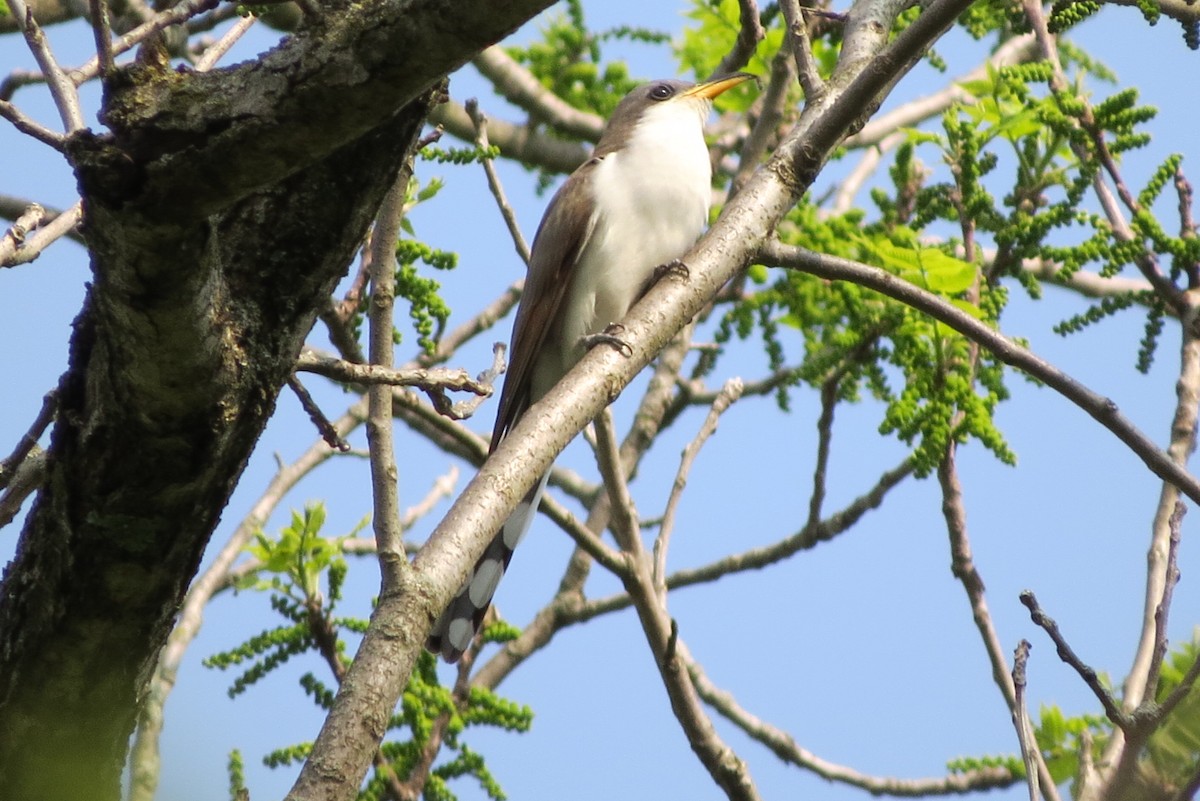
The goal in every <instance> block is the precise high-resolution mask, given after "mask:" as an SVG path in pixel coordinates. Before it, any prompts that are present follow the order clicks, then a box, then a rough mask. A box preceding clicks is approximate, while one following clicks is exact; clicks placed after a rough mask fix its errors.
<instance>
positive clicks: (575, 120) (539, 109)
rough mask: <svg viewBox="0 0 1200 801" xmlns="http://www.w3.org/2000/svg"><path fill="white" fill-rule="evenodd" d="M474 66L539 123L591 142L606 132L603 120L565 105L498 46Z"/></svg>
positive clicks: (500, 91)
mask: <svg viewBox="0 0 1200 801" xmlns="http://www.w3.org/2000/svg"><path fill="white" fill-rule="evenodd" d="M471 63H472V64H474V65H475V68H476V69H478V70H479V71H480V72H481V73H482V74H483V77H485V78H487V79H488V80H489V81H491V82H492V85H493V86H495V87H496V91H497V92H498V93H500V94H501V95H503V96H504V97H505V98H506V99H508V100H509V101H510V102H512V103H514V104H516V105H517V106H520V107H521V108H523V109H525V110H526V111H528V112H529V113H530V114H531V115H533V117H534V118H535V119H536V120H538V121H539V122H544V123H546V124H547V125H550V126H552V127H554V128H556V129H558V130H560V131H562V132H563V133H568V134H571V135H573V136H577V137H579V138H580V139H585V140H587V141H590V142H595V141H596V140H598V139H599V138H600V133H601V132H602V131H603V130H604V120H603V119H602V118H601V117H598V116H597V115H595V114H589V113H588V112H586V111H580V110H579V109H577V108H575V107H573V106H571V105H570V104H568V103H566V102H565V101H564V100H563V99H562V98H560V97H558V95H556V94H554V93H553V92H551V91H550V90H549V89H547V88H546V87H544V86H542V84H541V83H540V82H539V81H538V79H537V78H535V77H533V75H532V74H530V72H529V70H527V69H525V68H524V67H522V66H521V65H520V64H518V63H517V62H516V61H515V60H514V59H513V58H512V56H510V55H508V53H505V52H504V49H503V48H501V47H500V46H499V45H493V46H492V47H489V48H487V49H485V50H484V51H482V52H481V53H480V54H479V55H477V56H476V57H475V58H474V59H472V61H471Z"/></svg>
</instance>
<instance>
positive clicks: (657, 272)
mask: <svg viewBox="0 0 1200 801" xmlns="http://www.w3.org/2000/svg"><path fill="white" fill-rule="evenodd" d="M691 274H692V271H691V270H689V269H688V266H687V265H686V264H684V263H683V261H682V260H680V259H672V260H671V261H669V262H667V263H666V264H660V265H658V266H657V267H655V268H654V280H655V281H660V280H662V278H663V276H667V275H673V276H675V277H676V278H678V279H680V280H682V281H686V280H687V279H688V278H689V277H690V276H691Z"/></svg>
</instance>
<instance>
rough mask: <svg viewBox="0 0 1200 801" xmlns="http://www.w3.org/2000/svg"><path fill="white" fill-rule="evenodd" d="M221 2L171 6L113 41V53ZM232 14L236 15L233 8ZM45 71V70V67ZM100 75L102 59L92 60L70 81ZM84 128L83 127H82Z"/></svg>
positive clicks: (186, 0) (189, 1) (194, 1)
mask: <svg viewBox="0 0 1200 801" xmlns="http://www.w3.org/2000/svg"><path fill="white" fill-rule="evenodd" d="M219 3H220V0H183V2H181V3H179V4H178V5H174V6H171V7H170V8H168V9H167V10H166V11H162V12H159V13H158V15H157V16H155V17H154V19H152V20H150V21H149V22H144V23H142V24H141V25H139V26H137V27H136V28H134V29H133V30H131V31H130V32H129V33H126V34H123V35H122V36H121V37H119V38H118V39H116V40H114V41H113V46H112V52H113V56H114V57H116V56H119V55H121V54H122V53H124V52H126V51H128V50H130V49H132V48H133V47H136V46H137V45H138V44H140V43H141V42H143V41H144V40H145V39H146V38H147V37H149V36H152V35H153V34H156V33H158V32H159V31H162V30H164V29H166V28H169V27H171V26H172V25H178V24H180V23H181V22H186V21H187V20H189V19H191V18H192V17H194V16H196V15H197V14H201V13H203V12H205V11H210V10H212V9H214V8H216V7H217V5H218V4H219ZM230 13H234V12H233V10H232V6H231V7H230ZM43 69H45V68H44V67H43ZM99 74H100V59H99V58H92V59H89V60H88V61H86V62H85V63H84V64H83V66H80V67H76V68H74V69H72V70H71V71H70V81H71V82H72V83H73V84H74V85H75V86H79V85H80V84H82V83H84V82H86V81H89V80H91V79H92V78H95V77H96V76H97V75H99ZM80 127H82V126H80Z"/></svg>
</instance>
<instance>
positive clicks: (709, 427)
mask: <svg viewBox="0 0 1200 801" xmlns="http://www.w3.org/2000/svg"><path fill="white" fill-rule="evenodd" d="M742 389H743V384H742V380H741V379H740V378H731V379H729V380H728V381H726V382H725V386H723V387H722V388H721V392H720V394H719V395H717V399H716V400H715V401H714V402H713V405H712V408H711V409H709V411H708V415H707V416H706V417H705V418H704V423H703V424H702V425H701V426H700V430H699V431H698V432H697V433H696V436H695V437H694V438H693V439H692V441H691V442H689V443H688V444H687V447H685V448H684V449H683V455H682V456H681V457H680V459H679V470H678V471H676V473H675V481H674V482H673V483H672V485H671V493H670V495H668V497H667V506H666V509H665V510H664V511H663V518H662V526H661V527H660V528H659V531H658V536H657V537H656V538H655V540H654V570H653V573H652V574H651V575H652V576H653V577H654V587H655V589H656V591H657V592H658V595H659V599H660V602H662V603H665V602H666V595H667V550H668V548H669V547H670V544H671V534H672V532H673V531H674V529H675V511H676V509H677V508H678V506H679V498H680V496H681V495H682V494H683V489H684V487H686V486H687V478H688V474H689V473H690V472H691V470H692V465H693V464H695V462H696V457H697V456H698V455H699V454H700V449H701V448H703V447H704V443H705V442H707V441H708V438H709V437H711V436H712V435H713V434H714V433H716V430H717V421H718V420H719V419H720V417H721V415H722V414H724V413H725V410H726V409H728V408H729V407H730V406H732V405H733V404H734V403H736V402H737V400H738V398H740V397H741V396H742Z"/></svg>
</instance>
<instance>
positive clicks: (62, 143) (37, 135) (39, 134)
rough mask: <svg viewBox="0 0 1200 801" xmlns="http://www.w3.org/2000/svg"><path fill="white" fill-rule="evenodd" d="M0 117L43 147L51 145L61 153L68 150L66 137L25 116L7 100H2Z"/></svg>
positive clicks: (0, 102) (0, 101)
mask: <svg viewBox="0 0 1200 801" xmlns="http://www.w3.org/2000/svg"><path fill="white" fill-rule="evenodd" d="M0 117H3V118H4V119H6V120H8V121H9V122H11V123H12V125H13V127H14V128H16V129H17V130H18V131H20V132H21V133H23V134H25V135H27V136H32V137H33V138H34V139H36V140H38V141H39V142H41V143H42V144H43V145H49V146H50V147H52V148H54V149H55V150H57V151H58V152H60V153H61V152H63V151H64V150H66V147H67V138H66V137H65V136H63V135H62V134H60V133H58V132H57V131H52V130H50V129H49V128H47V127H46V126H44V125H42V124H41V123H40V122H37V121H36V120H34V119H33V118H32V117H27V116H25V115H24V114H22V113H21V110H20V109H18V108H17V107H16V106H14V105H13V104H12V103H9V102H8V101H7V100H0Z"/></svg>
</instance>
